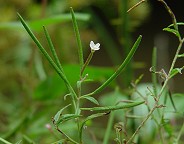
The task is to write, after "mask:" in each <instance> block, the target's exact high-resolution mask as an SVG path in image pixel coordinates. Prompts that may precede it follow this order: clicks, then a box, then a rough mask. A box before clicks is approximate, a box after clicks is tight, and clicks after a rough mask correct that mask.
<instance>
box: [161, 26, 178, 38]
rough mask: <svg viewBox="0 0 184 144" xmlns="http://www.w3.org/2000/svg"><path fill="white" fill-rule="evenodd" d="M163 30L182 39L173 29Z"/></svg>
mask: <svg viewBox="0 0 184 144" xmlns="http://www.w3.org/2000/svg"><path fill="white" fill-rule="evenodd" d="M163 30H164V31H167V32H170V33H173V34H174V35H176V36H177V37H179V38H180V33H179V32H178V31H177V30H175V29H171V28H168V27H167V28H164V29H163Z"/></svg>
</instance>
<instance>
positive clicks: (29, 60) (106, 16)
mask: <svg viewBox="0 0 184 144" xmlns="http://www.w3.org/2000/svg"><path fill="white" fill-rule="evenodd" d="M137 2H138V0H22V1H21V0H1V1H0V13H1V15H0V136H2V137H4V138H6V139H8V140H10V141H12V142H17V141H19V140H20V139H22V138H24V139H33V140H34V141H35V142H38V143H51V142H54V141H57V140H58V139H59V136H60V135H59V134H58V133H56V132H55V131H54V130H53V131H49V130H48V129H47V128H46V127H45V125H46V124H51V118H52V117H53V116H54V115H55V113H56V112H57V111H58V110H59V109H60V108H61V107H63V106H65V105H66V103H67V101H68V99H66V101H64V100H63V97H64V95H65V94H67V90H66V88H65V86H64V84H63V82H62V80H60V79H59V77H58V76H57V74H56V73H55V71H54V70H53V69H52V67H51V66H50V65H49V64H48V62H47V61H46V60H45V59H44V58H43V56H42V55H41V54H40V52H39V50H38V49H37V47H36V46H35V44H34V43H33V42H32V40H31V38H30V37H29V36H28V34H27V33H26V31H25V30H24V29H23V27H22V25H21V24H20V22H19V20H18V18H17V12H18V13H20V14H21V16H22V17H23V18H24V19H25V20H26V21H27V22H28V23H29V25H30V26H31V28H32V30H33V31H34V33H35V34H36V36H37V37H38V39H39V40H40V41H41V42H42V44H43V45H44V46H45V47H46V48H47V47H48V45H47V42H46V39H45V36H44V34H43V30H42V25H45V26H46V27H47V29H48V31H49V33H50V35H51V38H52V40H53V43H54V45H55V48H56V51H57V53H58V55H59V58H60V60H61V63H62V64H63V66H64V70H65V72H66V74H67V75H68V76H69V80H70V81H71V83H72V85H73V86H74V87H75V86H76V81H77V80H78V69H79V67H78V56H77V43H76V40H75V34H74V31H73V26H72V21H71V16H70V11H69V10H70V7H73V9H74V11H75V13H76V17H77V20H78V21H77V22H78V25H79V30H80V35H81V40H82V45H83V50H84V57H85V59H86V57H87V56H88V54H89V52H90V51H89V42H90V41H91V40H93V41H94V42H95V43H96V42H99V43H100V44H101V49H100V51H98V52H96V53H95V55H94V57H93V59H92V61H91V63H90V67H89V68H88V70H87V72H88V73H89V78H91V79H93V80H94V83H92V84H88V85H87V86H86V87H85V88H84V89H85V90H84V93H87V92H90V91H91V90H93V89H94V87H95V86H96V85H97V84H99V83H102V82H103V81H104V80H105V79H107V78H108V77H109V76H110V75H111V74H112V73H113V71H114V70H115V68H116V67H117V66H118V65H119V64H120V63H121V62H122V61H123V59H124V58H125V56H126V55H127V53H128V52H129V50H130V48H131V46H132V44H133V42H134V41H135V39H136V38H137V37H138V35H139V34H141V35H143V40H142V43H141V45H140V47H139V49H138V51H137V52H136V54H135V57H134V62H133V61H132V62H131V64H130V65H129V66H128V67H127V69H126V70H125V71H124V73H123V74H122V75H121V76H120V78H119V79H118V80H117V81H116V82H114V83H113V84H112V85H111V87H110V88H109V89H108V90H107V92H105V93H108V92H109V91H111V90H114V89H115V88H116V86H117V85H118V87H119V88H120V89H122V91H121V95H127V93H128V92H127V91H129V89H128V88H129V86H130V83H131V82H132V81H133V80H135V79H136V78H138V77H139V76H140V75H141V74H144V77H143V79H142V81H141V82H142V83H145V82H150V81H151V75H150V72H149V68H150V67H151V55H152V49H153V47H154V46H155V45H156V46H157V49H158V70H159V69H160V68H164V69H165V70H166V71H168V68H169V65H170V62H171V60H172V57H173V55H174V52H175V48H176V46H177V41H176V38H175V37H174V36H173V35H170V34H167V33H165V32H163V31H162V29H163V28H164V27H166V26H168V25H169V24H171V19H170V17H169V15H168V13H167V12H166V11H165V9H164V8H163V7H162V6H161V4H160V3H158V2H157V1H156V0H155V1H148V2H145V3H143V4H142V5H140V6H139V7H137V8H135V9H134V10H132V11H130V12H129V13H126V10H127V9H128V8H130V7H131V6H133V5H134V4H136V3H137ZM166 2H168V4H169V5H170V7H171V9H173V11H174V13H175V14H176V17H177V18H178V21H182V20H183V19H182V18H183V14H182V12H181V11H182V4H183V3H184V2H183V1H182V0H180V1H177V2H173V1H171V0H170V1H169V0H168V1H166ZM175 41H176V42H175ZM181 63H183V61H182V60H181V61H179V63H177V64H178V65H181ZM170 88H171V90H172V92H175V91H177V92H181V93H182V92H184V91H183V85H182V80H181V76H176V78H175V79H174V80H173V81H172V83H171V84H170ZM63 129H64V128H63ZM65 129H72V125H70V127H65ZM99 137H100V136H99ZM100 138H101V137H100ZM100 138H99V139H100Z"/></svg>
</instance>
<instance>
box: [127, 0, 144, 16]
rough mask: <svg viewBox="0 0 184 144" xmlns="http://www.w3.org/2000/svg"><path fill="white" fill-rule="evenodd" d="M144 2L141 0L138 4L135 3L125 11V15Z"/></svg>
mask: <svg viewBox="0 0 184 144" xmlns="http://www.w3.org/2000/svg"><path fill="white" fill-rule="evenodd" d="M145 1H146V0H141V1H140V2H138V3H136V4H135V5H134V6H133V7H131V8H129V9H128V10H127V13H128V12H130V11H131V10H133V9H134V8H136V7H138V6H139V5H140V4H142V3H143V2H145Z"/></svg>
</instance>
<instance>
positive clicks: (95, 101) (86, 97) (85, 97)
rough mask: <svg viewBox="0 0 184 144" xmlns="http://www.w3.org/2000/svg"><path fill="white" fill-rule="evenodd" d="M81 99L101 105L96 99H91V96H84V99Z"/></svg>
mask: <svg viewBox="0 0 184 144" xmlns="http://www.w3.org/2000/svg"><path fill="white" fill-rule="evenodd" d="M80 99H87V100H89V101H90V102H92V103H94V104H96V105H99V103H98V101H97V100H96V99H95V98H94V97H91V96H83V97H80Z"/></svg>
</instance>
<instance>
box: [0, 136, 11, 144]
mask: <svg viewBox="0 0 184 144" xmlns="http://www.w3.org/2000/svg"><path fill="white" fill-rule="evenodd" d="M0 141H2V142H3V143H5V144H12V143H10V142H8V141H7V140H5V139H3V138H1V137H0Z"/></svg>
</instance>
